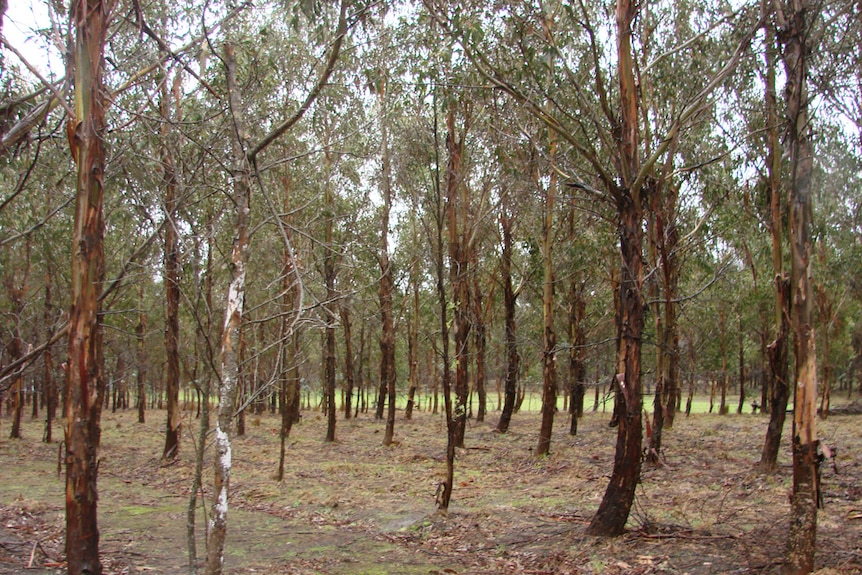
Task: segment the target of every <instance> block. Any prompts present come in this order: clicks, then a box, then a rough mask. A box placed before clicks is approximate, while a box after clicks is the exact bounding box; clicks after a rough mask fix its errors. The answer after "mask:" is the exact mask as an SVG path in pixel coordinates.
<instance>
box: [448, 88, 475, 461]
mask: <svg viewBox="0 0 862 575" xmlns="http://www.w3.org/2000/svg"><path fill="white" fill-rule="evenodd" d="M455 116H456V103H455V101H454V100H453V101H451V102H450V103H449V108H448V111H447V113H446V130H447V134H446V150H447V152H448V155H449V157H448V162H447V166H446V214H447V220H448V228H449V278H450V282H451V284H452V306H453V315H454V317H453V320H452V326H453V330H454V334H453V338H454V342H453V343H454V345H455V386H454V387H455V397H456V405H455V411H454V414H453V417H454V418H455V419H454V423H455V436H454V439H455V447H464V434H465V432H466V429H467V395H468V393H469V389H470V384H469V379H470V375H469V364H470V355H469V351H470V350H469V341H470V337H469V336H470V283H469V274H470V271H469V265H470V262H469V254H468V251H469V246H468V242H467V240H466V226H467V217H468V213H469V210H468V205H467V204H468V198H467V190H466V187H465V186H464V184H463V182H462V181H461V178H462V174H461V171H462V168H461V162H462V156H463V153H464V139H465V137H466V132H467V130H468V129H469V118H466V119H465V121H464V130H463V132H462V133H461V134H460V135H459V134H458V133H457V131H456V128H455Z"/></svg>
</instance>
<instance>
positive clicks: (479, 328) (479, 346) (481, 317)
mask: <svg viewBox="0 0 862 575" xmlns="http://www.w3.org/2000/svg"><path fill="white" fill-rule="evenodd" d="M470 252H471V254H472V260H473V266H474V269H475V266H476V250H475V249H471V250H470ZM482 301H483V297H482V288H481V286H480V285H479V274H477V273H474V274H473V343H474V345H475V348H476V382H475V388H476V397H477V398H478V400H479V408H478V410H477V411H476V422H477V423H478V422H482V421H485V414H486V412H487V410H488V394H487V391H486V389H485V387H486V385H487V379H488V376H487V374H486V370H485V351H486V348H487V338H486V331H485V310H484V305H483V303H482Z"/></svg>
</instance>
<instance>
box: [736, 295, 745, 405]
mask: <svg viewBox="0 0 862 575" xmlns="http://www.w3.org/2000/svg"><path fill="white" fill-rule="evenodd" d="M739 311H740V313H739V405H737V406H736V413H737V414H741V413H742V409H743V407H744V406H745V348H744V347H743V345H742V343H743V337H742V310H739Z"/></svg>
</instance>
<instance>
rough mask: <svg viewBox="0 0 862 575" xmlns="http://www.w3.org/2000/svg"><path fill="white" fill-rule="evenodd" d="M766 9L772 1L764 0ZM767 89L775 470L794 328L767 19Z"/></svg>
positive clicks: (767, 466)
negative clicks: (789, 338)
mask: <svg viewBox="0 0 862 575" xmlns="http://www.w3.org/2000/svg"><path fill="white" fill-rule="evenodd" d="M763 5H764V9H765V10H766V9H768V7H769V6H770V3H769V2H767V1H766V0H764V4H763ZM765 33H766V39H765V45H766V49H765V57H766V63H765V65H766V91H765V104H766V115H767V126H768V129H767V134H766V148H767V157H766V168H767V173H768V181H767V192H768V197H769V204H770V232H771V234H772V269H773V272H774V273H773V275H774V277H775V333H776V334H775V339H774V340H773V341H772V343H770V344H769V346H767V353H768V355H769V371H770V378H771V381H770V382H769V388H770V389H771V392H772V394H771V397H770V398H769V425H768V426H767V428H766V438H765V439H764V443H763V451H762V452H761V455H760V462H759V463H758V467H759V468H760V469H762V470H764V471H767V472H773V471H775V470H776V469H777V467H778V449H779V447H780V445H781V433H782V431H783V430H784V419H785V416H786V412H787V399H788V397H789V394H790V384H789V378H788V359H787V336H788V333H789V331H790V326H789V325H788V318H789V317H790V280H789V279H788V278H787V275H786V274H785V273H784V260H783V256H782V243H783V241H784V233H783V224H782V221H783V220H784V211H785V210H784V208H782V205H781V145H780V142H779V120H778V105H777V102H776V93H775V59H776V58H777V53H776V50H777V47H776V46H775V31H774V30H773V28H772V25H771V24H770V23H769V22H767V24H766V25H765Z"/></svg>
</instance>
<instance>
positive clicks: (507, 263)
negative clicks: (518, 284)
mask: <svg viewBox="0 0 862 575" xmlns="http://www.w3.org/2000/svg"><path fill="white" fill-rule="evenodd" d="M500 212H501V213H500V228H501V229H502V231H503V250H502V254H501V256H500V274H501V276H502V280H503V309H504V314H505V330H506V336H505V339H506V383H505V399H504V401H503V411H502V412H501V413H500V421H499V422H497V431H498V432H500V433H506V432H507V431H508V430H509V422H510V421H511V420H512V412H513V411H514V409H515V396H516V393H517V391H518V369H519V363H520V357H519V356H518V340H517V336H516V333H515V308H516V307H517V299H518V294H517V293H516V292H515V290H514V289H513V288H512V228H513V226H514V220H513V218H512V216H511V214H510V213H509V192H508V190H504V191H503V196H502V200H501V207H500Z"/></svg>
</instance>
